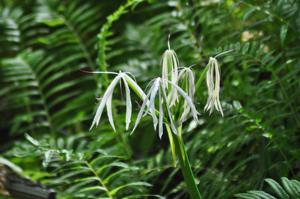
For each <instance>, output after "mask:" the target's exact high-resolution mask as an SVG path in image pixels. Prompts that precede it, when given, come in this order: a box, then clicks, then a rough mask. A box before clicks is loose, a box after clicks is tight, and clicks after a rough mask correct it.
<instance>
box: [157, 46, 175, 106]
mask: <svg viewBox="0 0 300 199" xmlns="http://www.w3.org/2000/svg"><path fill="white" fill-rule="evenodd" d="M161 65H162V84H163V86H164V87H165V88H166V89H167V90H168V88H169V86H168V85H169V84H168V81H169V80H171V82H172V83H173V84H177V81H178V66H179V61H178V57H177V55H176V52H175V51H174V50H172V49H171V48H170V43H169V41H168V49H167V50H166V51H165V52H164V54H163V56H162V60H161ZM170 93H172V95H170V96H169V97H170V98H172V100H171V103H170V105H171V106H173V105H174V104H175V102H176V100H177V97H178V96H177V92H176V90H175V89H171V90H170Z"/></svg>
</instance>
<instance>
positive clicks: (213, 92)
mask: <svg viewBox="0 0 300 199" xmlns="http://www.w3.org/2000/svg"><path fill="white" fill-rule="evenodd" d="M207 67H208V70H207V73H206V84H207V90H208V98H207V102H206V105H205V107H204V110H205V111H209V114H211V113H212V112H213V110H214V109H216V110H217V111H219V112H220V113H221V115H222V116H224V114H223V110H222V106H221V103H220V97H219V93H220V67H219V63H218V61H217V59H216V58H214V57H210V58H209V62H208V64H207Z"/></svg>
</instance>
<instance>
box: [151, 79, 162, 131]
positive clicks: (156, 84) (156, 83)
mask: <svg viewBox="0 0 300 199" xmlns="http://www.w3.org/2000/svg"><path fill="white" fill-rule="evenodd" d="M160 81H161V79H160V78H157V79H156V80H155V81H154V83H153V86H152V87H151V89H150V91H149V92H150V102H149V108H148V110H149V111H150V114H151V116H152V119H153V125H154V129H156V126H157V123H158V120H157V117H156V114H155V97H156V95H157V91H158V89H159V84H160Z"/></svg>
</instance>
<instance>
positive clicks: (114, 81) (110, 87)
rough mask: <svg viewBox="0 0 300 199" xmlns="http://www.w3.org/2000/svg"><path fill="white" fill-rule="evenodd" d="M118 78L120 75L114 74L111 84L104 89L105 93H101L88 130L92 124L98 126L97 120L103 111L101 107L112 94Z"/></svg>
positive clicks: (98, 120)
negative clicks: (101, 96) (101, 95)
mask: <svg viewBox="0 0 300 199" xmlns="http://www.w3.org/2000/svg"><path fill="white" fill-rule="evenodd" d="M120 78H121V76H120V75H118V76H116V77H115V79H114V80H113V81H112V82H111V84H110V85H109V86H108V88H107V89H106V91H105V93H104V95H103V98H102V99H101V101H100V104H99V106H98V108H97V111H96V114H95V117H94V119H93V122H92V125H91V127H90V130H91V129H92V128H93V127H94V126H98V125H99V122H100V119H101V115H102V113H103V109H104V107H105V105H106V102H107V100H108V99H109V97H110V96H111V95H112V93H113V90H114V88H115V86H116V85H117V83H118V81H119V80H120Z"/></svg>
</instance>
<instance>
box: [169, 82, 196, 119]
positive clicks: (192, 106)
mask: <svg viewBox="0 0 300 199" xmlns="http://www.w3.org/2000/svg"><path fill="white" fill-rule="evenodd" d="M169 83H170V84H172V86H173V87H174V88H176V90H177V91H178V93H179V94H180V95H181V96H182V97H183V98H184V100H185V101H186V102H187V104H188V105H189V107H190V108H191V111H192V115H193V117H194V119H195V120H196V121H198V114H199V113H198V111H197V109H196V107H195V105H194V103H193V100H192V99H191V98H190V97H189V95H188V94H187V93H186V92H184V90H183V89H182V88H180V87H179V86H177V85H176V84H174V83H173V82H170V81H169Z"/></svg>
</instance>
